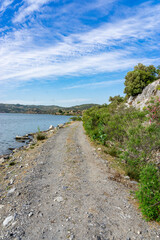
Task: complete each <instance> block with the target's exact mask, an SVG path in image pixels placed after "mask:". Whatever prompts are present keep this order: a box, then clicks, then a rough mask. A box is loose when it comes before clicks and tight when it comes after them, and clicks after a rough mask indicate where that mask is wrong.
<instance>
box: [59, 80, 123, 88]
mask: <svg viewBox="0 0 160 240" xmlns="http://www.w3.org/2000/svg"><path fill="white" fill-rule="evenodd" d="M123 82H124V80H112V81H102V82H93V83H85V84H79V85H74V86H70V87H65V88H63V89H75V88H88V87H93V88H95V87H96V88H97V87H105V86H110V85H114V84H118V83H123Z"/></svg>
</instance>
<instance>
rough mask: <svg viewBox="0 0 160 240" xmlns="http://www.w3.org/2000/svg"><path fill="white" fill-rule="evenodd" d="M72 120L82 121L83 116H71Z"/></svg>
mask: <svg viewBox="0 0 160 240" xmlns="http://www.w3.org/2000/svg"><path fill="white" fill-rule="evenodd" d="M70 120H72V121H82V117H80V116H73V117H71V118H70Z"/></svg>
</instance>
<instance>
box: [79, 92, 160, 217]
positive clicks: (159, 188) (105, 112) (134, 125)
mask: <svg viewBox="0 0 160 240" xmlns="http://www.w3.org/2000/svg"><path fill="white" fill-rule="evenodd" d="M110 101H111V103H110V104H109V105H102V106H97V107H93V108H91V109H89V110H86V111H85V112H84V114H83V125H84V128H85V130H86V133H87V134H88V135H89V136H90V137H91V139H92V140H94V141H96V142H98V143H100V144H103V145H104V146H105V149H106V150H105V151H106V152H107V153H109V154H111V155H112V156H115V157H116V158H117V159H118V160H119V161H120V162H121V165H122V166H123V168H124V170H125V172H126V174H127V175H129V176H130V177H131V178H132V179H136V180H138V181H139V190H138V191H137V194H136V196H137V198H138V199H139V202H140V207H141V209H142V213H143V214H144V215H145V217H146V219H148V220H153V219H155V220H157V221H159V220H160V98H158V97H156V98H153V99H151V100H150V102H149V103H148V104H147V107H146V108H145V109H144V110H142V111H140V110H138V109H136V108H134V107H132V106H130V107H128V106H127V105H126V102H123V99H122V98H121V97H120V96H116V97H113V98H110Z"/></svg>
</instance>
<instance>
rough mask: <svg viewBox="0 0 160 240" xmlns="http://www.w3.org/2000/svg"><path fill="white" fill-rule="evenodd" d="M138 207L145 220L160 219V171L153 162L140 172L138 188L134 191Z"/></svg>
mask: <svg viewBox="0 0 160 240" xmlns="http://www.w3.org/2000/svg"><path fill="white" fill-rule="evenodd" d="M136 196H137V198H138V199H139V202H140V208H141V209H142V213H143V215H144V216H145V217H146V219H147V220H157V221H159V220H160V173H159V171H158V169H157V168H156V167H155V166H154V165H153V164H148V165H147V166H145V167H144V168H143V169H142V171H141V173H140V182H139V190H138V191H137V193H136Z"/></svg>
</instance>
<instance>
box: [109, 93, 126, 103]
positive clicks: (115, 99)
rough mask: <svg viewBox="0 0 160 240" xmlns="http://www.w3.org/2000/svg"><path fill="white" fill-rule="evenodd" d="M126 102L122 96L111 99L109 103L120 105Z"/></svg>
mask: <svg viewBox="0 0 160 240" xmlns="http://www.w3.org/2000/svg"><path fill="white" fill-rule="evenodd" d="M123 101H124V97H121V96H120V95H117V96H114V97H109V102H111V103H117V104H120V103H122V102H123Z"/></svg>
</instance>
